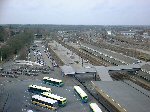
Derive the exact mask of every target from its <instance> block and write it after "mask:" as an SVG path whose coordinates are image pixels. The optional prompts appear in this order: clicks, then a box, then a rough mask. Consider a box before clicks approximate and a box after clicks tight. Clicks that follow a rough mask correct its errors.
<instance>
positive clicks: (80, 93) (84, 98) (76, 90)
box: [74, 86, 88, 103]
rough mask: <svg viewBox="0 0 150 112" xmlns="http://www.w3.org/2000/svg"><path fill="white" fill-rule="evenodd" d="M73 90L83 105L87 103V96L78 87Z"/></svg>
mask: <svg viewBox="0 0 150 112" xmlns="http://www.w3.org/2000/svg"><path fill="white" fill-rule="evenodd" d="M74 90H75V92H76V93H77V94H78V95H79V97H80V98H81V100H82V102H83V103H86V102H87V101H88V96H87V94H86V93H85V92H84V91H83V90H82V89H81V88H80V87H79V86H74Z"/></svg>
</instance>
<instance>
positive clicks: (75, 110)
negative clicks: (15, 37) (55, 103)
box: [0, 45, 98, 112]
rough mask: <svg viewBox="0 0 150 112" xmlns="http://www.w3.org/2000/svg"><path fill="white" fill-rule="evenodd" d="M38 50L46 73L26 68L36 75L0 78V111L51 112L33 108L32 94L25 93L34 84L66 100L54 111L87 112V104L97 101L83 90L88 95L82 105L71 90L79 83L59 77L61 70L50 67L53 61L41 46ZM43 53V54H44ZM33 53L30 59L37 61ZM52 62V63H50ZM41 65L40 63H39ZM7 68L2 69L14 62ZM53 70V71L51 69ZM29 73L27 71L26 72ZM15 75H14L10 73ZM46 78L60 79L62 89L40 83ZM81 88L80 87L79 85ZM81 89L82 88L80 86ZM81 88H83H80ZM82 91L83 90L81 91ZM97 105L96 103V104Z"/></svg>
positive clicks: (68, 77)
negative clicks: (63, 105)
mask: <svg viewBox="0 0 150 112" xmlns="http://www.w3.org/2000/svg"><path fill="white" fill-rule="evenodd" d="M38 46H39V47H40V48H38V49H39V51H38V52H41V57H43V58H42V59H43V60H44V61H43V62H44V64H45V65H46V66H48V67H47V68H49V69H48V70H47V71H48V73H42V72H41V71H43V70H41V71H40V70H39V68H37V67H31V68H30V67H29V66H28V67H27V70H32V72H33V70H36V69H37V71H36V72H37V73H38V75H25V74H23V72H21V74H20V75H18V77H16V78H15V77H14V78H12V77H0V99H1V100H0V111H2V112H21V111H22V112H27V111H28V110H32V111H34V112H49V111H51V110H48V109H45V108H41V107H39V106H35V105H33V104H32V103H31V96H32V94H31V93H29V92H28V91H27V89H28V86H29V85H30V84H36V85H43V86H46V87H50V88H52V92H53V93H54V94H57V95H59V96H62V97H65V98H67V105H66V106H65V107H59V108H58V109H57V110H56V111H57V112H71V111H72V112H88V111H90V109H89V102H96V103H97V101H96V100H95V99H94V98H93V97H92V96H91V95H90V94H89V93H88V92H87V91H86V90H85V92H86V93H87V94H88V97H89V101H88V103H85V104H83V103H82V102H81V101H80V98H79V96H77V95H76V94H75V92H74V90H73V86H74V85H80V83H79V82H78V81H77V80H75V79H74V78H73V77H70V76H66V77H63V76H61V70H60V68H59V67H55V66H52V65H54V63H53V62H54V60H53V59H52V57H51V56H50V53H49V55H47V52H45V51H44V50H42V49H44V47H42V46H43V45H38ZM44 53H45V54H44ZM31 54H33V55H34V53H33V51H31V52H30V59H31V57H32V59H37V58H36V57H37V56H36V55H35V56H33V55H31ZM52 61H53V62H52ZM40 64H41V63H40ZM8 65H11V66H7V67H4V66H5V64H4V65H3V67H4V68H5V69H6V70H8V69H11V68H12V67H14V66H13V65H15V64H14V62H12V63H11V64H10V63H9V64H8ZM55 65H56V63H55ZM24 68H26V66H24V67H23V69H24ZM33 68H34V69H33ZM51 68H53V69H51ZM28 72H29V71H28ZM12 74H15V73H12ZM45 76H48V77H52V78H57V79H61V80H63V82H64V86H63V87H55V86H50V85H46V84H43V83H42V79H43V77H45ZM80 86H81V85H80ZM81 87H82V86H81ZM82 88H83V87H82ZM83 90H84V89H83ZM97 104H98V103H97Z"/></svg>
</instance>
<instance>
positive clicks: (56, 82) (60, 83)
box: [43, 77, 64, 87]
mask: <svg viewBox="0 0 150 112" xmlns="http://www.w3.org/2000/svg"><path fill="white" fill-rule="evenodd" d="M43 81H44V82H45V83H46V84H50V85H53V86H57V87H62V86H63V85H64V83H63V81H62V80H58V79H53V78H49V77H44V78H43Z"/></svg>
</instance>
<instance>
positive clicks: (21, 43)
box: [0, 32, 34, 60]
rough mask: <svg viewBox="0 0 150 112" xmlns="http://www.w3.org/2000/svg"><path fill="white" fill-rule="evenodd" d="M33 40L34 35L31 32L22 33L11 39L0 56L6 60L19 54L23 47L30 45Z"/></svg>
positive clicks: (2, 48) (0, 51)
mask: <svg viewBox="0 0 150 112" xmlns="http://www.w3.org/2000/svg"><path fill="white" fill-rule="evenodd" d="M33 38H34V37H33V33H31V32H21V33H19V34H17V35H15V36H13V37H11V38H10V39H8V40H7V41H6V43H5V44H4V45H3V46H1V48H0V56H1V57H2V59H3V60H6V59H8V58H10V57H11V56H13V55H16V54H18V53H19V51H20V50H21V49H22V48H23V47H25V46H29V45H30V43H31V42H32V41H33Z"/></svg>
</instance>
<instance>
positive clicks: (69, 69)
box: [60, 65, 75, 75]
mask: <svg viewBox="0 0 150 112" xmlns="http://www.w3.org/2000/svg"><path fill="white" fill-rule="evenodd" d="M60 68H61V70H62V72H63V73H64V74H65V75H67V74H75V70H74V69H73V68H72V67H71V66H67V65H64V66H60Z"/></svg>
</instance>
